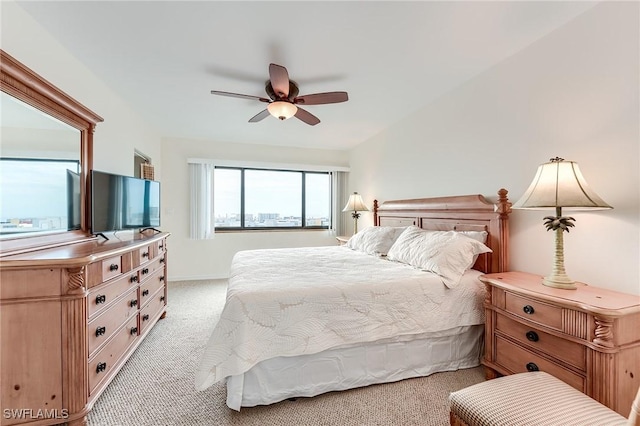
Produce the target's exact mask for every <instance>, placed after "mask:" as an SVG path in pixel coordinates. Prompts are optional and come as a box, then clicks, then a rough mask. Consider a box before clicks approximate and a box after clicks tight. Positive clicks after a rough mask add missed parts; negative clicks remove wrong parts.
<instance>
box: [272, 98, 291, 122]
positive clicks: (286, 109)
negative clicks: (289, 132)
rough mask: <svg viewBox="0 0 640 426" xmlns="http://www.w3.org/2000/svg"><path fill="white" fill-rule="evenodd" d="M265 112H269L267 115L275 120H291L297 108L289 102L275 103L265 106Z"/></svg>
mask: <svg viewBox="0 0 640 426" xmlns="http://www.w3.org/2000/svg"><path fill="white" fill-rule="evenodd" d="M267 110H269V114H271V115H273V116H274V117H276V118H277V119H279V120H286V119H287V118H291V117H293V116H294V115H296V112H298V107H297V106H295V105H294V104H292V103H290V102H285V101H275V102H271V103H270V104H269V105H267Z"/></svg>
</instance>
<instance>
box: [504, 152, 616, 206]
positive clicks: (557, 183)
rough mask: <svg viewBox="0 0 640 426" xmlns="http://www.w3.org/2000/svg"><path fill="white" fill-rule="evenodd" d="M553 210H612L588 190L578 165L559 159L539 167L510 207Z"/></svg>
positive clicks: (553, 159)
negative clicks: (558, 208)
mask: <svg viewBox="0 0 640 426" xmlns="http://www.w3.org/2000/svg"><path fill="white" fill-rule="evenodd" d="M555 207H566V208H570V209H574V210H596V209H611V208H613V207H611V206H610V205H609V204H607V203H606V202H604V201H603V200H602V198H600V197H599V196H598V195H597V194H596V193H595V192H593V190H592V189H591V188H589V185H587V182H586V181H585V179H584V177H583V176H582V173H580V168H579V167H578V164H577V163H575V162H573V161H565V160H564V159H563V158H558V157H556V158H552V159H551V161H549V162H548V163H544V164H541V165H540V166H539V167H538V171H537V173H536V176H535V177H534V178H533V181H532V182H531V185H529V188H528V189H527V191H526V192H525V193H524V195H523V196H522V197H520V199H519V200H518V201H517V202H516V203H515V204H514V205H513V206H512V208H514V209H546V208H555Z"/></svg>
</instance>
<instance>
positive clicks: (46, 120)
mask: <svg viewBox="0 0 640 426" xmlns="http://www.w3.org/2000/svg"><path fill="white" fill-rule="evenodd" d="M0 56H1V57H0V89H1V93H0V108H1V110H0V111H1V114H0V132H1V136H2V145H0V248H1V250H0V256H6V255H10V254H14V253H18V252H24V251H29V250H36V249H40V248H44V247H47V246H53V245H60V244H64V243H66V242H72V241H77V240H78V239H83V238H87V237H88V236H89V230H90V228H91V224H90V222H89V221H90V217H91V214H90V213H91V210H90V209H91V203H90V199H91V193H90V187H89V185H88V174H89V170H91V168H92V167H93V131H94V129H95V126H96V124H97V123H98V122H101V121H102V118H101V117H100V116H98V115H96V114H95V113H93V112H92V111H90V110H89V109H87V108H86V107H84V106H83V105H81V104H79V103H78V102H77V101H75V100H74V99H72V98H71V97H69V96H68V95H67V94H65V93H63V92H62V91H60V90H59V89H58V88H56V87H55V86H53V85H51V83H49V82H48V81H46V80H45V79H43V78H42V77H40V76H39V75H38V74H36V73H35V72H33V71H32V70H30V69H29V68H27V67H26V66H25V65H23V64H21V63H20V62H18V61H17V60H16V59H14V58H13V57H11V56H10V55H9V54H7V53H6V52H4V51H3V50H0Z"/></svg>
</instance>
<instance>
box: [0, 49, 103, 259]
mask: <svg viewBox="0 0 640 426" xmlns="http://www.w3.org/2000/svg"><path fill="white" fill-rule="evenodd" d="M0 90H1V91H2V92H5V93H7V94H8V95H10V96H13V97H14V98H16V99H19V100H20V101H22V102H24V103H26V104H29V105H31V106H32V107H34V108H36V109H38V110H40V111H42V112H43V113H45V114H48V115H50V116H52V117H54V118H56V119H58V120H60V121H62V122H64V123H67V124H68V125H70V126H72V127H74V128H76V129H78V130H79V131H80V141H79V142H80V168H81V172H80V187H81V188H82V191H80V206H81V211H80V230H79V231H60V232H52V233H50V234H49V233H48V234H45V235H42V234H40V235H35V236H30V235H21V236H16V237H15V238H12V237H9V238H5V239H1V240H0V257H2V256H6V255H10V254H16V253H21V252H25V251H32V250H38V249H41V248H46V247H54V246H59V245H64V244H69V243H72V242H76V241H78V240H82V239H86V238H87V237H88V236H89V235H90V234H89V232H90V229H91V187H90V185H89V171H90V170H91V169H93V133H94V131H95V128H96V124H97V123H99V122H102V121H104V120H103V119H102V117H100V116H99V115H97V114H96V113H94V112H93V111H91V110H89V109H88V108H86V107H85V106H83V105H82V104H80V103H79V102H78V101H76V100H75V99H73V98H71V97H70V96H68V95H67V94H65V93H64V92H62V91H61V90H60V89H58V88H57V87H55V86H54V85H52V84H51V83H49V82H48V81H47V80H45V79H44V78H42V77H41V76H39V75H38V74H36V73H35V72H34V71H32V70H31V69H30V68H28V67H27V66H26V65H24V64H22V63H20V62H19V61H18V60H16V59H15V58H13V57H12V56H11V55H9V54H8V53H6V52H5V51H4V50H2V49H0Z"/></svg>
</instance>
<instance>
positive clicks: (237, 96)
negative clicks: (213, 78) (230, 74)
mask: <svg viewBox="0 0 640 426" xmlns="http://www.w3.org/2000/svg"><path fill="white" fill-rule="evenodd" d="M211 94H212V95H220V96H229V97H231V98H243V99H253V100H256V101H260V102H266V103H269V102H271V101H270V100H269V99H267V98H261V97H260V96H252V95H242V94H240V93H231V92H221V91H219V90H212V91H211Z"/></svg>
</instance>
